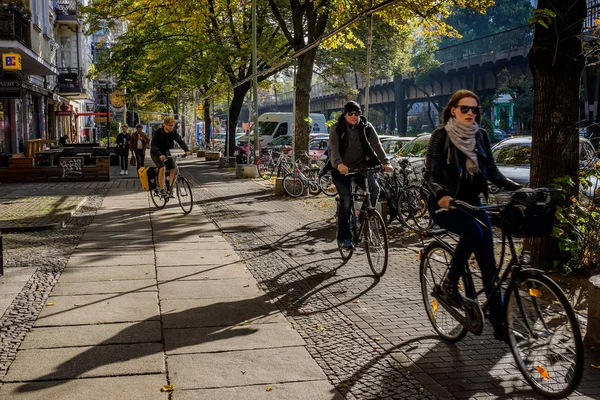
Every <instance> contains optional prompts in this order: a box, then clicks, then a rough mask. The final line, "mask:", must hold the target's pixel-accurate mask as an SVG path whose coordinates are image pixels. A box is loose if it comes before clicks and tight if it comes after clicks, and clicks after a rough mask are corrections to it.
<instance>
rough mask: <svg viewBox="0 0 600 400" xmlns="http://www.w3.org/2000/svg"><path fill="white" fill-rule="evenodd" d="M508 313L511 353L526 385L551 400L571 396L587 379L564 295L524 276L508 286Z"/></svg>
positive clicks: (545, 281) (543, 280) (537, 277)
mask: <svg viewBox="0 0 600 400" xmlns="http://www.w3.org/2000/svg"><path fill="white" fill-rule="evenodd" d="M505 307H506V323H507V327H508V340H509V345H510V350H511V351H512V353H513V356H514V358H515V361H516V363H517V366H518V367H519V369H520V370H521V372H522V373H523V376H524V377H525V379H526V380H527V382H528V383H529V384H530V385H531V387H532V388H533V389H534V390H535V391H536V392H538V393H540V394H542V395H544V396H546V397H550V398H555V399H558V398H563V397H566V396H568V395H569V394H570V393H571V392H572V391H573V390H574V389H575V388H576V387H577V385H578V384H579V381H580V379H581V375H582V373H583V342H582V340H581V331H580V329H579V323H578V322H577V317H576V316H575V312H574V311H573V308H572V307H571V305H570V304H569V301H568V300H567V297H566V296H565V294H564V292H563V291H562V289H561V288H560V287H559V286H558V285H557V284H556V283H555V282H554V281H553V280H552V279H550V278H548V277H547V276H545V275H542V274H541V273H536V272H525V273H523V274H522V275H521V276H520V279H519V282H516V281H514V282H512V283H511V285H510V286H509V289H508V291H507V293H506V299H505Z"/></svg>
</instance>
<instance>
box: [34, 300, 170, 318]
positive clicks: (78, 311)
mask: <svg viewBox="0 0 600 400" xmlns="http://www.w3.org/2000/svg"><path fill="white" fill-rule="evenodd" d="M51 303H54V305H52V306H46V307H44V308H43V309H42V311H41V313H40V316H39V317H38V319H37V321H36V322H35V324H34V326H61V325H85V324H101V323H111V322H132V321H144V320H150V319H153V320H154V319H158V315H159V314H158V300H157V296H156V293H151V292H142V293H126V294H120V295H111V294H108V295H87V296H51V297H50V298H49V299H48V302H47V304H51Z"/></svg>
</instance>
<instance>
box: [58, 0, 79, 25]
mask: <svg viewBox="0 0 600 400" xmlns="http://www.w3.org/2000/svg"><path fill="white" fill-rule="evenodd" d="M78 6H79V4H78V2H77V0H54V11H55V12H56V22H59V23H63V24H69V25H77V24H79V19H78V18H77V13H78Z"/></svg>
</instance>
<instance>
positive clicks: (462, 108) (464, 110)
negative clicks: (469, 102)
mask: <svg viewBox="0 0 600 400" xmlns="http://www.w3.org/2000/svg"><path fill="white" fill-rule="evenodd" d="M456 108H458V109H459V110H460V112H461V113H463V114H466V113H468V112H469V110H471V111H473V114H479V106H475V107H469V106H456Z"/></svg>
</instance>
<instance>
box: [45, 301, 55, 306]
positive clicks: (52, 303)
mask: <svg viewBox="0 0 600 400" xmlns="http://www.w3.org/2000/svg"><path fill="white" fill-rule="evenodd" d="M46 305H47V306H48V307H52V306H54V305H56V303H55V302H53V301H51V302H50V303H48V304H46Z"/></svg>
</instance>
